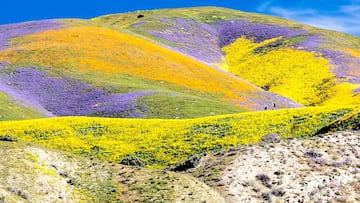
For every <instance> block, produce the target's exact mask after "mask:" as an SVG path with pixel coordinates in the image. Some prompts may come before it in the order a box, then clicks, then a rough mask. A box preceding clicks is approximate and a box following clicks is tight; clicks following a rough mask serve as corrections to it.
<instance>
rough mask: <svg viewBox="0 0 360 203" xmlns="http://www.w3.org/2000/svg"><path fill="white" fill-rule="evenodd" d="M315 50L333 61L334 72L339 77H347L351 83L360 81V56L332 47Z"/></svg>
mask: <svg viewBox="0 0 360 203" xmlns="http://www.w3.org/2000/svg"><path fill="white" fill-rule="evenodd" d="M314 51H316V52H320V53H321V54H322V55H323V57H325V58H326V59H328V60H329V61H330V62H331V64H332V65H333V67H332V72H333V73H334V74H335V76H336V77H337V78H342V79H346V81H347V82H350V83H355V84H357V83H360V75H359V74H357V73H358V70H357V68H358V67H359V64H360V59H359V58H356V57H353V56H350V55H348V54H347V53H345V52H341V51H335V50H330V49H315V50H314Z"/></svg>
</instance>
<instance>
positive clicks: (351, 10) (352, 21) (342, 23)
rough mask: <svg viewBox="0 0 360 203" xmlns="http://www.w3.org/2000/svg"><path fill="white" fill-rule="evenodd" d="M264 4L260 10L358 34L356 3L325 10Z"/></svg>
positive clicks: (357, 6)
mask: <svg viewBox="0 0 360 203" xmlns="http://www.w3.org/2000/svg"><path fill="white" fill-rule="evenodd" d="M355 1H360V0H355ZM264 5H265V4H264ZM265 6H266V7H265ZM265 6H264V7H261V8H262V9H263V11H262V12H265V11H266V12H268V13H270V14H273V15H277V16H280V17H283V18H287V19H291V20H294V21H297V22H300V23H304V24H308V25H312V26H315V27H320V28H325V29H330V30H335V31H339V32H345V33H349V34H352V35H357V36H360V21H359V19H360V6H359V5H358V4H353V5H351V4H349V5H343V6H340V7H339V8H338V10H336V11H327V12H321V11H318V10H315V9H290V8H283V7H279V6H270V4H266V5H265Z"/></svg>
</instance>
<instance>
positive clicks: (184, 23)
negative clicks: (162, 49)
mask: <svg viewBox="0 0 360 203" xmlns="http://www.w3.org/2000/svg"><path fill="white" fill-rule="evenodd" d="M160 22H161V23H163V24H164V25H166V26H161V27H163V28H162V29H161V30H154V31H150V34H152V35H153V36H155V37H157V38H159V39H163V40H165V41H166V43H168V44H169V45H171V46H173V47H176V48H177V49H178V50H179V51H181V52H183V53H185V54H188V55H190V56H193V57H195V58H197V59H200V60H203V61H205V62H209V63H213V62H221V58H222V56H223V55H224V53H223V52H222V50H221V48H222V47H224V46H226V45H229V44H231V43H232V42H234V41H235V40H236V39H237V38H239V37H241V36H246V37H247V38H251V39H253V40H254V41H255V42H260V41H263V40H266V39H270V38H274V37H279V36H284V37H293V36H298V35H304V34H306V31H304V30H300V29H297V30H293V29H289V28H287V27H281V26H274V25H265V24H260V23H250V22H249V21H245V20H233V21H220V22H218V23H216V24H206V23H202V22H198V21H195V20H190V19H183V18H176V19H161V20H160ZM137 29H141V27H138V28H137Z"/></svg>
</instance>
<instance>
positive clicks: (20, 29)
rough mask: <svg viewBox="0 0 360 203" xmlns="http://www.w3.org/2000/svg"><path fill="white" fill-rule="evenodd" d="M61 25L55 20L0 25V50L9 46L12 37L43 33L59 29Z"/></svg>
mask: <svg viewBox="0 0 360 203" xmlns="http://www.w3.org/2000/svg"><path fill="white" fill-rule="evenodd" d="M61 27H62V24H61V23H60V22H58V21H56V20H42V21H30V22H25V23H15V24H7V25H0V50H1V49H4V48H6V47H7V46H9V42H8V40H9V39H11V38H14V37H20V36H24V35H29V34H34V33H37V32H44V31H46V30H52V29H58V28H61Z"/></svg>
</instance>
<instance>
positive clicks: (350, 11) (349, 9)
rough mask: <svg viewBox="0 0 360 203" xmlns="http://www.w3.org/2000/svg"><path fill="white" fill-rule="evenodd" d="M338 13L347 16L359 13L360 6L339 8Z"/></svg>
mask: <svg viewBox="0 0 360 203" xmlns="http://www.w3.org/2000/svg"><path fill="white" fill-rule="evenodd" d="M340 11H341V12H343V13H347V14H353V13H354V12H360V6H356V5H346V6H341V7H340Z"/></svg>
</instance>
